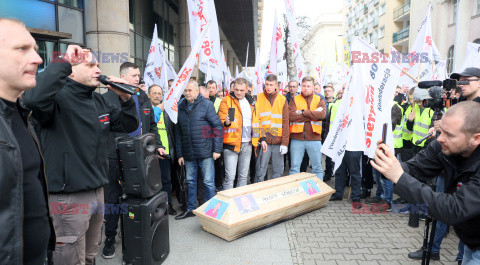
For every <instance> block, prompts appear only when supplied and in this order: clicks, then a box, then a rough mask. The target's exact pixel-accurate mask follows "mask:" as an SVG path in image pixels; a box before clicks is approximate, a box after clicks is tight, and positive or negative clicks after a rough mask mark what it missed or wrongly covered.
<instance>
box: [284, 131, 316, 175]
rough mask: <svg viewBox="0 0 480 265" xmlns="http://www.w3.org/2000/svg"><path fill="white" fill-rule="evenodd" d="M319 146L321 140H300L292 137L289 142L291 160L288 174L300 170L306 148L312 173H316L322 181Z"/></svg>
mask: <svg viewBox="0 0 480 265" xmlns="http://www.w3.org/2000/svg"><path fill="white" fill-rule="evenodd" d="M321 148H322V142H321V141H301V140H294V139H292V141H291V143H290V160H291V161H292V167H291V168H290V175H293V174H296V173H299V172H300V165H301V163H302V160H303V156H304V154H305V150H306V151H307V153H308V157H309V158H310V161H311V163H312V173H313V174H315V175H317V178H319V179H321V180H322V181H323V168H322V152H320V149H321Z"/></svg>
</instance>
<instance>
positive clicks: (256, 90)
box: [252, 49, 263, 95]
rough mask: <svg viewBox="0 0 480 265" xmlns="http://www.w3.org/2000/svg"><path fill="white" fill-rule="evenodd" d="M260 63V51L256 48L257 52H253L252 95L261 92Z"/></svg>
mask: <svg viewBox="0 0 480 265" xmlns="http://www.w3.org/2000/svg"><path fill="white" fill-rule="evenodd" d="M261 67H262V66H261V63H260V51H259V49H257V53H256V54H255V83H253V88H252V90H253V91H252V93H253V95H257V94H259V93H262V92H263V76H262V69H261Z"/></svg>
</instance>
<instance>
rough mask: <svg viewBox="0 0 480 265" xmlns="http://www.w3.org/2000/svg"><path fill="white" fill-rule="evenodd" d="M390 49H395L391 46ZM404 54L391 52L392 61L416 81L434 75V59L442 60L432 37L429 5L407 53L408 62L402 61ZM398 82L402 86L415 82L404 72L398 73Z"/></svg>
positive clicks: (427, 78)
mask: <svg viewBox="0 0 480 265" xmlns="http://www.w3.org/2000/svg"><path fill="white" fill-rule="evenodd" d="M392 51H395V49H394V48H393V47H392ZM402 57H404V56H402V55H400V54H399V53H398V52H397V53H392V56H391V58H392V61H393V62H395V63H396V64H397V65H401V67H402V69H403V70H404V71H406V72H407V73H409V74H410V75H411V76H412V77H414V78H415V79H417V81H419V82H420V81H425V80H433V79H434V77H435V61H443V60H442V58H441V56H440V52H439V51H438V49H437V46H436V45H435V43H434V42H433V38H432V21H431V18H430V6H428V9H427V13H426V14H425V18H424V19H423V22H422V25H421V26H420V29H419V31H418V35H417V38H416V39H415V43H414V44H413V47H412V49H410V52H409V54H408V56H407V57H408V60H407V61H408V62H406V63H403V62H402V63H400V61H403V59H405V58H402ZM399 84H400V85H402V86H403V87H408V88H411V87H414V86H416V85H417V84H416V82H415V81H414V80H413V79H412V78H410V77H409V76H407V75H406V74H405V73H403V72H402V73H401V74H400V80H399Z"/></svg>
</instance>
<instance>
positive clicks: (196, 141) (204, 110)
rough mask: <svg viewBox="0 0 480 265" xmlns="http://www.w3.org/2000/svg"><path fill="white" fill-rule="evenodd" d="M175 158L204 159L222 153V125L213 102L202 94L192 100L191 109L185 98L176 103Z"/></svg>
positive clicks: (187, 159)
mask: <svg viewBox="0 0 480 265" xmlns="http://www.w3.org/2000/svg"><path fill="white" fill-rule="evenodd" d="M175 133H176V136H175V139H176V152H177V154H176V155H177V158H180V157H183V158H184V159H185V160H186V161H192V160H196V159H204V158H207V157H211V156H212V154H213V153H214V152H215V153H222V147H223V125H222V122H221V121H220V118H219V117H218V114H217V112H216V111H215V108H214V107H213V103H212V102H211V101H210V100H208V99H205V98H204V97H203V96H202V95H200V94H199V95H198V97H197V98H196V99H195V101H194V102H193V106H192V109H191V111H188V109H187V100H185V99H182V100H181V101H180V102H179V103H178V122H177V128H176V129H175Z"/></svg>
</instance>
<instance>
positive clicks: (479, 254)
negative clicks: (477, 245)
mask: <svg viewBox="0 0 480 265" xmlns="http://www.w3.org/2000/svg"><path fill="white" fill-rule="evenodd" d="M462 265H480V250H476V251H473V250H471V249H470V248H469V247H468V246H467V245H465V250H464V252H463V261H462Z"/></svg>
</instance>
